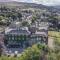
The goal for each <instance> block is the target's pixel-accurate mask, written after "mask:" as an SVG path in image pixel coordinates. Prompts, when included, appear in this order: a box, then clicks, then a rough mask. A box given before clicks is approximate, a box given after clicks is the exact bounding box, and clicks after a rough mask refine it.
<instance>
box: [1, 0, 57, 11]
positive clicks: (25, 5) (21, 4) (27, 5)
mask: <svg viewBox="0 0 60 60" xmlns="http://www.w3.org/2000/svg"><path fill="white" fill-rule="evenodd" d="M0 6H7V7H20V8H39V9H47V10H49V11H57V12H58V9H57V8H55V7H53V6H45V5H42V4H35V3H24V2H17V1H11V0H8V1H7V0H6V1H5V0H4V2H2V1H1V0H0Z"/></svg>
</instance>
